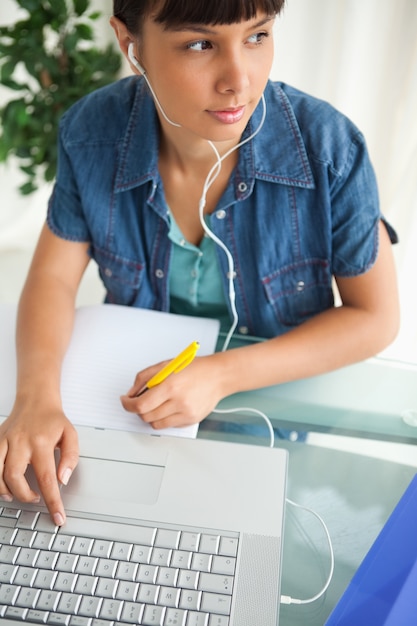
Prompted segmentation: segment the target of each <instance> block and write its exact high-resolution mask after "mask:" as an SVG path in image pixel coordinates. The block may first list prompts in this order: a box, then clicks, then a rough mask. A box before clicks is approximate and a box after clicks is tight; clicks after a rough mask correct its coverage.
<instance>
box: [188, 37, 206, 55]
mask: <svg viewBox="0 0 417 626" xmlns="http://www.w3.org/2000/svg"><path fill="white" fill-rule="evenodd" d="M187 48H188V50H196V51H197V52H203V51H204V50H209V49H210V48H211V44H210V42H209V41H206V40H205V39H202V40H200V41H193V43H189V44H188V45H187Z"/></svg>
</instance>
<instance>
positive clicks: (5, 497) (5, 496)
mask: <svg viewBox="0 0 417 626" xmlns="http://www.w3.org/2000/svg"><path fill="white" fill-rule="evenodd" d="M0 500H3V502H13V496H11V495H9V494H8V493H5V494H3V495H1V496H0Z"/></svg>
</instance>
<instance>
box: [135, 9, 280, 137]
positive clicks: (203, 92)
mask: <svg viewBox="0 0 417 626" xmlns="http://www.w3.org/2000/svg"><path fill="white" fill-rule="evenodd" d="M273 24H274V17H271V16H267V15H265V14H258V15H257V16H256V17H255V18H254V19H251V20H249V21H242V22H239V23H236V24H226V25H225V24H216V25H200V24H198V25H193V24H187V25H186V26H185V27H180V28H170V29H166V28H165V27H164V25H161V24H159V23H157V22H155V21H153V20H152V18H151V17H149V18H147V19H146V20H145V23H144V28H143V30H142V36H141V39H140V43H139V46H138V47H137V49H136V55H137V56H138V58H139V60H140V62H141V64H142V66H143V67H144V68H145V70H146V75H147V78H148V80H149V81H150V83H151V85H152V88H153V90H154V91H155V94H156V96H157V97H158V99H159V101H160V103H161V105H162V107H163V109H164V111H165V113H166V114H167V116H168V117H169V119H171V120H172V121H173V122H175V123H176V124H180V125H181V127H182V128H183V129H186V130H188V131H190V132H191V133H192V134H194V135H196V136H198V137H201V138H204V139H209V140H211V141H215V142H221V141H234V140H238V139H239V138H240V136H241V135H242V132H243V130H244V128H245V126H246V124H247V122H248V120H249V118H250V116H251V115H252V113H253V111H254V109H255V108H256V106H257V104H258V102H259V100H260V97H261V95H262V93H263V90H264V88H265V84H266V82H267V79H268V76H269V72H270V69H271V64H272V58H273V33H272V29H273ZM161 121H163V120H161Z"/></svg>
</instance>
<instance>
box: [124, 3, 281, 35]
mask: <svg viewBox="0 0 417 626" xmlns="http://www.w3.org/2000/svg"><path fill="white" fill-rule="evenodd" d="M284 4H285V0H113V14H114V16H115V17H117V18H119V20H121V21H122V22H123V23H124V24H126V26H127V28H128V29H129V31H130V32H131V33H132V34H138V33H140V30H141V27H142V23H143V20H144V18H145V17H146V16H147V15H149V14H150V13H152V12H153V11H155V15H154V19H155V21H156V22H159V23H161V24H164V25H165V26H166V27H167V28H169V27H170V26H178V25H180V24H234V23H236V22H240V21H242V20H250V19H252V18H253V17H255V15H256V13H257V12H258V11H260V12H263V13H266V15H278V14H279V13H280V12H281V10H282V8H283V6H284Z"/></svg>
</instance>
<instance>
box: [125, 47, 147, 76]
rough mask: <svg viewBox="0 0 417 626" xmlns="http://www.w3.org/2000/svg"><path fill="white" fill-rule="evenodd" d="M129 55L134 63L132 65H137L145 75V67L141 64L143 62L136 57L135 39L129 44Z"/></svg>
mask: <svg viewBox="0 0 417 626" xmlns="http://www.w3.org/2000/svg"><path fill="white" fill-rule="evenodd" d="M127 56H128V57H129V61H130V62H131V63H132V65H134V66H135V67H136V69H137V70H139V72H140V73H141V74H143V75H145V74H146V70H145V68H144V67H142V66H141V64H140V63H139V61H138V60H137V58H136V57H135V52H134V45H133V41H131V42H130V44H129V46H128V49H127Z"/></svg>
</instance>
